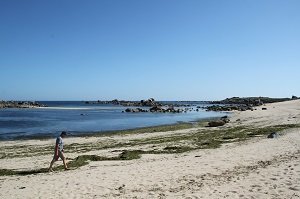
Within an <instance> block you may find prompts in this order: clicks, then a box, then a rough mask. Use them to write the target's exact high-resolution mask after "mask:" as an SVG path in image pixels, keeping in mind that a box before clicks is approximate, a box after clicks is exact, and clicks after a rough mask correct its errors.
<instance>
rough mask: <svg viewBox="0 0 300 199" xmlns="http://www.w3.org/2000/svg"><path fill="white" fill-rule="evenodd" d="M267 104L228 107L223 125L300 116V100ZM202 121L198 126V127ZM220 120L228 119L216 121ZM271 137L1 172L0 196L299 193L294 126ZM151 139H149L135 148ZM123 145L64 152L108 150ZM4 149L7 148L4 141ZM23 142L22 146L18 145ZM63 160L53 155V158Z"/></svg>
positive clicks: (298, 134)
mask: <svg viewBox="0 0 300 199" xmlns="http://www.w3.org/2000/svg"><path fill="white" fill-rule="evenodd" d="M264 107H265V108H267V110H261V108H262V107H258V108H257V110H255V111H245V112H234V113H233V114H232V116H231V122H230V123H228V124H226V126H227V127H237V126H251V127H257V128H259V127H264V126H270V125H282V124H300V100H295V101H288V102H283V103H275V104H267V105H266V106H264ZM199 128H201V127H199ZM219 128H226V127H219ZM197 130H199V129H198V128H192V129H186V130H178V131H172V132H155V133H144V134H139V135H136V134H131V135H123V136H122V135H115V136H106V137H87V138H68V139H65V143H66V144H70V143H79V144H87V145H88V144H91V143H97V142H106V143H110V142H115V141H118V142H127V141H129V140H138V139H145V138H149V137H161V136H176V135H182V134H189V133H193V132H195V131H197ZM279 134H280V136H279V137H278V138H275V139H267V138H266V136H262V137H254V138H251V139H247V140H246V141H243V142H230V143H228V144H223V145H222V146H221V147H220V148H216V149H198V150H193V151H190V152H185V153H177V154H144V155H142V157H141V158H140V159H136V160H129V161H98V162H94V161H93V162H90V163H89V164H88V165H85V166H83V167H80V168H78V169H76V170H69V171H55V172H52V173H42V174H36V175H26V176H2V177H0V198H5V199H7V198H300V129H299V128H293V129H288V130H283V131H282V132H279ZM54 142H55V140H42V141H39V140H29V141H6V142H0V146H1V147H2V148H3V149H5V148H7V152H10V151H9V150H12V149H11V148H13V147H18V146H27V145H28V146H36V148H37V149H41V150H42V149H43V147H45V146H46V147H49V148H51V147H53V145H54ZM151 147H153V146H152V145H151V146H149V145H147V144H145V145H143V146H141V145H138V146H134V149H147V148H151ZM121 149H122V148H117V149H116V148H114V149H103V150H98V151H95V150H92V151H89V152H85V153H84V152H80V151H78V152H73V153H68V148H66V155H67V157H71V158H74V157H76V156H78V155H79V154H96V155H105V156H114V154H115V153H117V152H118V150H121ZM5 150H6V149H5ZM18 150H22V148H20V147H19V148H18ZM51 158H52V155H51V154H45V155H42V154H39V155H36V156H34V157H21V156H20V157H19V156H16V157H12V158H2V159H0V168H1V169H18V170H28V169H36V168H41V167H42V168H43V167H47V166H48V165H49V162H50V161H51ZM59 164H62V163H61V162H58V163H57V164H56V165H59Z"/></svg>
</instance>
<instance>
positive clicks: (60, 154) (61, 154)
mask: <svg viewBox="0 0 300 199" xmlns="http://www.w3.org/2000/svg"><path fill="white" fill-rule="evenodd" d="M59 156H60V158H61V159H62V161H63V163H64V167H65V170H67V169H68V166H67V160H66V157H65V154H64V153H63V152H62V151H60V152H59Z"/></svg>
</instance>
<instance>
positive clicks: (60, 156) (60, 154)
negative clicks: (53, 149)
mask: <svg viewBox="0 0 300 199" xmlns="http://www.w3.org/2000/svg"><path fill="white" fill-rule="evenodd" d="M58 158H61V159H62V160H63V159H64V158H65V155H64V152H62V151H60V150H58V156H56V154H55V153H54V156H53V159H54V160H58Z"/></svg>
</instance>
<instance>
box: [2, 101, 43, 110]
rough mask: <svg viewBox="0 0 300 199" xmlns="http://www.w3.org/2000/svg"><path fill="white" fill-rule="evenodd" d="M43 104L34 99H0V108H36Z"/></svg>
mask: <svg viewBox="0 0 300 199" xmlns="http://www.w3.org/2000/svg"><path fill="white" fill-rule="evenodd" d="M38 107H45V105H43V104H41V103H38V102H34V101H0V109H3V108H38Z"/></svg>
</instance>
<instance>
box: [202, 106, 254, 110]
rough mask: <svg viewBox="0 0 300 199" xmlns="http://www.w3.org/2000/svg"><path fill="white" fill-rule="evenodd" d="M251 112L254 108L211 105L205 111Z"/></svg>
mask: <svg viewBox="0 0 300 199" xmlns="http://www.w3.org/2000/svg"><path fill="white" fill-rule="evenodd" d="M247 110H251V111H253V110H254V108H253V107H252V106H251V105H223V106H221V105H213V106H208V107H206V111H247Z"/></svg>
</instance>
